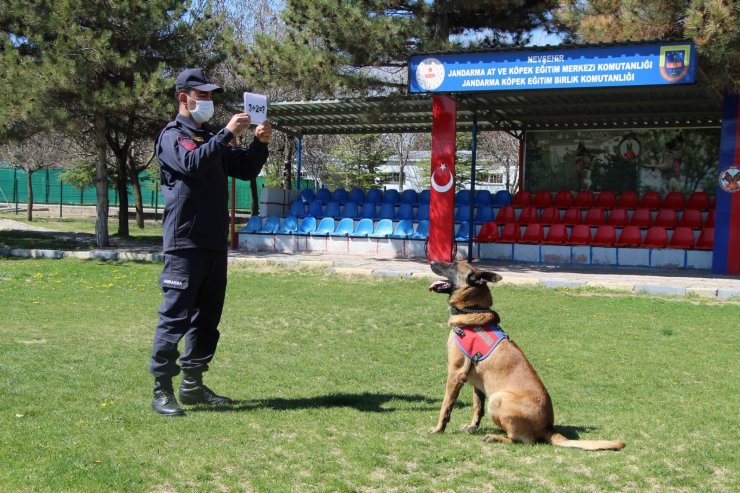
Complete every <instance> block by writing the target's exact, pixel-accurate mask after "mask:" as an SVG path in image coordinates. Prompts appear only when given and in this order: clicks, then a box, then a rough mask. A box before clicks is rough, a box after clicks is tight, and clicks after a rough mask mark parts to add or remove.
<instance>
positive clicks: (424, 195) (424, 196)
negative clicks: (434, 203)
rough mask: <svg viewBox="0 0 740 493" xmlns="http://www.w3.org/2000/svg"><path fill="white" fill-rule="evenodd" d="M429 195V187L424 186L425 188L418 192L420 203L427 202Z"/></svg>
mask: <svg viewBox="0 0 740 493" xmlns="http://www.w3.org/2000/svg"><path fill="white" fill-rule="evenodd" d="M429 195H430V192H429V189H428V188H426V189H424V190H422V191H421V192H419V203H420V204H429Z"/></svg>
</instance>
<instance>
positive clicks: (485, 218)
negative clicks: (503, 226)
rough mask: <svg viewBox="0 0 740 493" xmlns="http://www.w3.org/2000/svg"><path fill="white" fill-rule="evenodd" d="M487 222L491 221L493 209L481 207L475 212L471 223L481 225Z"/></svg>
mask: <svg viewBox="0 0 740 493" xmlns="http://www.w3.org/2000/svg"><path fill="white" fill-rule="evenodd" d="M489 221H493V207H490V206H481V207H478V208H477V209H476V210H475V217H474V218H473V222H474V223H475V224H483V223H487V222H489Z"/></svg>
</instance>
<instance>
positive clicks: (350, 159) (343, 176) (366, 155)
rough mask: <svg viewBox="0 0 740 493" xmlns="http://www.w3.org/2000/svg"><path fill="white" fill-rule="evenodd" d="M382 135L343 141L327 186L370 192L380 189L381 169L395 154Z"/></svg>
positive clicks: (331, 167)
mask: <svg viewBox="0 0 740 493" xmlns="http://www.w3.org/2000/svg"><path fill="white" fill-rule="evenodd" d="M392 152H393V151H392V149H391V147H390V146H389V144H388V142H387V140H386V139H384V138H383V136H381V135H375V134H368V135H348V136H346V137H344V138H341V139H339V142H338V144H337V146H336V147H335V148H334V150H333V152H332V155H333V156H334V158H335V159H334V161H333V162H331V163H330V164H329V170H328V176H327V178H326V183H325V185H326V186H328V187H329V188H330V189H336V188H340V187H341V188H344V189H346V190H349V189H351V188H353V187H358V188H364V189H368V188H371V187H375V186H378V184H379V181H378V171H377V169H378V167H379V166H380V165H381V164H383V163H384V162H385V160H386V159H387V158H388V156H390V154H391V153H392Z"/></svg>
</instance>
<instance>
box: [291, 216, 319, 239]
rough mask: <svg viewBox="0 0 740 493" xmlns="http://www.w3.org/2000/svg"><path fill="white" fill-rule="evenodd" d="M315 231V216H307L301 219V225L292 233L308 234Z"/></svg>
mask: <svg viewBox="0 0 740 493" xmlns="http://www.w3.org/2000/svg"><path fill="white" fill-rule="evenodd" d="M314 232H316V218H315V217H313V216H307V217H305V218H303V221H301V225H300V226H299V227H298V230H297V231H295V233H293V234H297V235H310V234H313V233H314Z"/></svg>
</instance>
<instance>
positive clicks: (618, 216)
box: [606, 207, 630, 228]
mask: <svg viewBox="0 0 740 493" xmlns="http://www.w3.org/2000/svg"><path fill="white" fill-rule="evenodd" d="M629 223H630V220H629V216H628V215H627V209H625V208H624V207H615V208H614V209H612V210H611V211H609V217H607V219H606V224H610V225H612V226H614V227H615V228H622V227H624V226H627V225H628V224H629Z"/></svg>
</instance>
